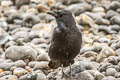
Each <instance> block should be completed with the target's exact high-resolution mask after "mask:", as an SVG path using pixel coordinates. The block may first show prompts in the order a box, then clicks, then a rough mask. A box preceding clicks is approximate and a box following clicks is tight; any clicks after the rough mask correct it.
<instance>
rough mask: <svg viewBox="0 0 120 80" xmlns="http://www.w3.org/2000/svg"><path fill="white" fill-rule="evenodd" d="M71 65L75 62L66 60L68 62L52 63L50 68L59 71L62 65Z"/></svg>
mask: <svg viewBox="0 0 120 80" xmlns="http://www.w3.org/2000/svg"><path fill="white" fill-rule="evenodd" d="M70 63H71V64H73V63H74V60H71V61H67V60H66V61H61V62H59V61H50V62H49V64H48V66H49V67H50V68H53V69H57V68H58V67H61V66H62V64H63V67H67V66H69V65H70Z"/></svg>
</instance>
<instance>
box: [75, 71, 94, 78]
mask: <svg viewBox="0 0 120 80" xmlns="http://www.w3.org/2000/svg"><path fill="white" fill-rule="evenodd" d="M76 80H94V77H93V76H92V75H91V74H90V73H89V72H88V71H83V72H81V73H79V74H78V75H77V78H76Z"/></svg>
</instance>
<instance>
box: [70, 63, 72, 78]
mask: <svg viewBox="0 0 120 80" xmlns="http://www.w3.org/2000/svg"><path fill="white" fill-rule="evenodd" d="M70 77H72V66H71V63H70Z"/></svg>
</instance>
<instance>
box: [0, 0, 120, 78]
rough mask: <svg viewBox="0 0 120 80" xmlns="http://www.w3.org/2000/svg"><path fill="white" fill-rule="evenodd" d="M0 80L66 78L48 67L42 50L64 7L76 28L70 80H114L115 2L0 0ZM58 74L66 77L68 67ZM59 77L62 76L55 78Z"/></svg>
mask: <svg viewBox="0 0 120 80" xmlns="http://www.w3.org/2000/svg"><path fill="white" fill-rule="evenodd" d="M0 3H1V5H0V80H47V79H48V80H70V78H66V77H62V74H61V67H60V68H58V69H54V70H53V69H50V68H49V66H48V63H49V60H50V59H49V56H48V52H49V50H48V48H49V45H50V40H51V37H52V36H51V34H52V32H53V29H54V28H55V27H56V26H57V24H56V20H55V18H54V17H53V16H51V15H49V14H48V13H47V12H48V11H52V10H61V9H65V10H70V11H71V12H72V13H73V16H74V18H75V19H76V25H77V26H78V28H79V29H80V31H81V32H82V37H83V40H82V46H81V50H80V54H78V56H77V57H76V58H75V60H74V64H72V65H71V69H72V76H71V79H72V80H88V79H89V80H120V76H119V74H120V73H119V71H120V56H119V55H120V53H119V52H120V50H119V48H120V36H119V35H120V15H119V14H120V1H119V0H114V1H113V0H0ZM64 72H65V74H66V75H68V76H70V74H69V73H70V68H69V66H68V67H65V68H64ZM61 78H62V79H61Z"/></svg>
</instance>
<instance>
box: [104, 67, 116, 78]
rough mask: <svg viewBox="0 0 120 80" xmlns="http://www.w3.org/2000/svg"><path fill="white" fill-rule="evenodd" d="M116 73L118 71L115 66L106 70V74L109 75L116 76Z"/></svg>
mask: <svg viewBox="0 0 120 80" xmlns="http://www.w3.org/2000/svg"><path fill="white" fill-rule="evenodd" d="M115 73H117V71H116V70H115V69H114V68H108V69H107V70H106V75H107V76H114V75H115Z"/></svg>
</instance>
